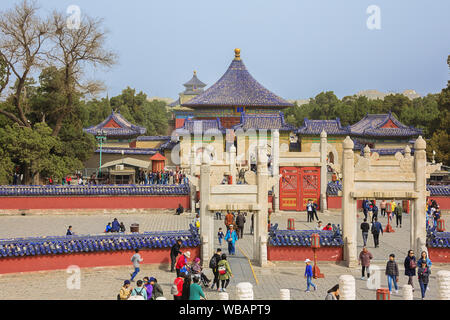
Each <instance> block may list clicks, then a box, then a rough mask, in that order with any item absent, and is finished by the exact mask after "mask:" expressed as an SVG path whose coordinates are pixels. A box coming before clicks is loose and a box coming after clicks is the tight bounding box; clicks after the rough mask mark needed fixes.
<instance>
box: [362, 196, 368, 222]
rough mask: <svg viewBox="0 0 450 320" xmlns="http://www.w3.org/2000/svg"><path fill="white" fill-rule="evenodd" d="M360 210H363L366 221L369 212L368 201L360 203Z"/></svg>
mask: <svg viewBox="0 0 450 320" xmlns="http://www.w3.org/2000/svg"><path fill="white" fill-rule="evenodd" d="M362 209H363V213H364V218H365V219H366V220H367V213H368V211H369V205H368V200H363V201H362Z"/></svg>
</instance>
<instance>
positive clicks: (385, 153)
mask: <svg viewBox="0 0 450 320" xmlns="http://www.w3.org/2000/svg"><path fill="white" fill-rule="evenodd" d="M364 147H365V146H363V147H362V148H361V155H363V154H364ZM354 149H355V148H354ZM414 150H415V149H414V148H411V154H414ZM370 152H376V153H378V154H379V155H380V156H388V155H395V154H396V153H397V152H400V153H401V154H405V149H404V148H392V149H389V148H379V149H376V148H374V149H370Z"/></svg>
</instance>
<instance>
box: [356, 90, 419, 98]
mask: <svg viewBox="0 0 450 320" xmlns="http://www.w3.org/2000/svg"><path fill="white" fill-rule="evenodd" d="M390 94H396V93H395V92H388V93H384V92H381V91H378V90H363V91H360V92H358V93H357V94H356V95H357V96H364V97H367V99H381V100H383V99H384V97H386V96H388V95H390ZM402 94H403V95H404V96H406V97H408V98H409V99H411V100H412V99H415V98H420V94H418V93H417V92H416V91H415V90H412V89H409V90H405V91H403V92H402Z"/></svg>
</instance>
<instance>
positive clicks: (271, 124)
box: [233, 112, 295, 131]
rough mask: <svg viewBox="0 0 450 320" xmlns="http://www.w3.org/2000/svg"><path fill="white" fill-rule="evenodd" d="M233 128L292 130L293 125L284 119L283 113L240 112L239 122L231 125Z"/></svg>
mask: <svg viewBox="0 0 450 320" xmlns="http://www.w3.org/2000/svg"><path fill="white" fill-rule="evenodd" d="M233 129H234V130H237V129H242V130H248V129H255V130H271V129H278V130H281V131H293V130H295V127H294V126H293V125H290V124H288V123H286V122H285V121H284V113H283V112H279V113H277V114H261V115H259V114H258V115H257V114H246V113H242V114H241V123H240V124H237V125H235V126H233Z"/></svg>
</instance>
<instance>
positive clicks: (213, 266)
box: [209, 255, 217, 269]
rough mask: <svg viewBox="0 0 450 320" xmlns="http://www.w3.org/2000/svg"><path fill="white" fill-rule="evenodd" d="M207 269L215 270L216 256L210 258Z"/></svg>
mask: <svg viewBox="0 0 450 320" xmlns="http://www.w3.org/2000/svg"><path fill="white" fill-rule="evenodd" d="M209 267H210V268H211V269H215V268H217V260H216V256H215V255H214V256H212V258H211V260H209Z"/></svg>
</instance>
